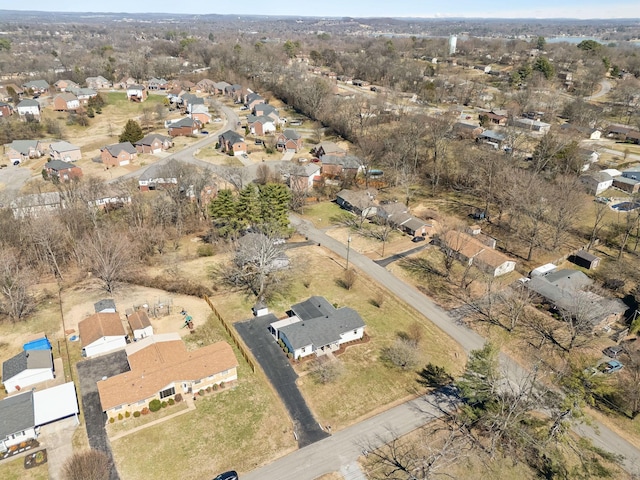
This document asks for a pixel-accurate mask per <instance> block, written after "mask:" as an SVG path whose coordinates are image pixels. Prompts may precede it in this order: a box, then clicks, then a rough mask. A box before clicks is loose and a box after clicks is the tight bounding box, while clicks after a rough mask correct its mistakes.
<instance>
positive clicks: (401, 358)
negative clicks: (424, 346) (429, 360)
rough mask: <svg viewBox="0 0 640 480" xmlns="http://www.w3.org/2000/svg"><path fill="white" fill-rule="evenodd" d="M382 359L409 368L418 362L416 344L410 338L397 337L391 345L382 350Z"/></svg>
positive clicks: (399, 366)
mask: <svg viewBox="0 0 640 480" xmlns="http://www.w3.org/2000/svg"><path fill="white" fill-rule="evenodd" d="M382 359H383V360H384V361H386V362H388V363H389V364H391V365H393V366H395V367H398V368H401V369H403V370H409V369H411V368H413V367H415V366H416V365H417V363H418V349H417V345H416V344H415V343H414V342H413V341H411V340H407V339H405V338H398V339H396V341H395V343H394V344H393V345H391V346H389V347H386V348H384V349H383V350H382Z"/></svg>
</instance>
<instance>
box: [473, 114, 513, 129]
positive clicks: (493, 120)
mask: <svg viewBox="0 0 640 480" xmlns="http://www.w3.org/2000/svg"><path fill="white" fill-rule="evenodd" d="M478 118H479V120H480V121H481V122H483V121H486V122H487V123H489V124H491V125H500V126H502V127H504V126H506V125H507V120H508V119H509V117H507V116H506V115H498V114H497V113H493V112H486V113H481V114H480V115H478Z"/></svg>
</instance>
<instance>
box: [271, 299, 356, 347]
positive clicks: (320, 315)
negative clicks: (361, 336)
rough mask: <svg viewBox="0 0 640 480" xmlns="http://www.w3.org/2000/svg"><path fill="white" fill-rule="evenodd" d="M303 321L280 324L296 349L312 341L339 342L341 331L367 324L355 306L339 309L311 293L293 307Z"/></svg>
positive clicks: (318, 342)
mask: <svg viewBox="0 0 640 480" xmlns="http://www.w3.org/2000/svg"><path fill="white" fill-rule="evenodd" d="M291 310H292V311H293V312H294V313H296V312H297V313H296V316H298V318H300V319H301V321H299V322H296V323H292V324H291V325H286V326H284V327H281V328H280V329H279V330H280V332H281V333H283V334H284V335H285V336H286V337H287V339H288V340H289V343H290V344H291V346H292V347H293V348H294V349H297V348H301V347H304V346H306V345H313V348H314V349H318V348H320V347H323V346H325V345H330V344H332V343H337V342H338V341H339V340H340V335H341V334H343V333H346V332H349V331H350V330H355V329H357V328H361V327H364V326H365V323H364V321H363V320H362V318H361V317H360V315H359V314H358V312H356V311H355V310H353V309H352V308H348V307H342V308H339V309H336V308H334V307H333V305H331V304H330V303H329V302H327V300H326V299H325V298H323V297H311V298H310V299H309V300H307V301H305V302H301V303H298V304H296V305H294V306H292V307H291Z"/></svg>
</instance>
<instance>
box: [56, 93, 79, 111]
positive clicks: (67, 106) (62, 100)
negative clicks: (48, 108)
mask: <svg viewBox="0 0 640 480" xmlns="http://www.w3.org/2000/svg"><path fill="white" fill-rule="evenodd" d="M78 108H80V101H79V100H78V97H76V96H75V95H74V94H73V93H69V92H65V93H59V94H58V95H56V96H55V97H53V109H54V110H55V111H57V112H69V111H71V112H74V111H76V110H77V109H78Z"/></svg>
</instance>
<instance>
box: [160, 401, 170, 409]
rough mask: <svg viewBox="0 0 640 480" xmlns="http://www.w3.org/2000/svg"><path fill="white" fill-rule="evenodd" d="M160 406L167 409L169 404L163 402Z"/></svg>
mask: <svg viewBox="0 0 640 480" xmlns="http://www.w3.org/2000/svg"><path fill="white" fill-rule="evenodd" d="M160 405H161V406H162V408H167V405H168V403H167V402H162V403H161V404H160Z"/></svg>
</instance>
